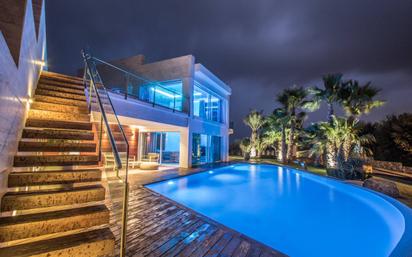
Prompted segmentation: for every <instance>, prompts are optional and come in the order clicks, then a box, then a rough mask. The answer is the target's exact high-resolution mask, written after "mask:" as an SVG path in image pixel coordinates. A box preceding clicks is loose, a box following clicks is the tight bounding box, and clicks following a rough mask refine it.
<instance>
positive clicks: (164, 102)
mask: <svg viewBox="0 0 412 257" xmlns="http://www.w3.org/2000/svg"><path fill="white" fill-rule="evenodd" d="M139 99H140V100H142V101H146V102H150V103H154V104H156V105H160V106H164V107H167V108H170V109H173V110H177V111H182V108H183V86H182V81H181V80H176V81H166V82H161V83H160V82H159V83H151V84H145V85H141V86H140V88H139Z"/></svg>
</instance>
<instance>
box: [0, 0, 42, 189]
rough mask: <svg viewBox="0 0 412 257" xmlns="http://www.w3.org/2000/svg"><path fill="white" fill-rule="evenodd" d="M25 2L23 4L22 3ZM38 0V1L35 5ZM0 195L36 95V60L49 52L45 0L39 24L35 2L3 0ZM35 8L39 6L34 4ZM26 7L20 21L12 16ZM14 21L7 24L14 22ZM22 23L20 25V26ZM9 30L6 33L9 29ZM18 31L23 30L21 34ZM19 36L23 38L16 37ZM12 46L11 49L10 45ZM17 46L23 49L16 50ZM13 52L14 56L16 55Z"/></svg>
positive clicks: (0, 94)
mask: <svg viewBox="0 0 412 257" xmlns="http://www.w3.org/2000/svg"><path fill="white" fill-rule="evenodd" d="M23 2H24V3H25V5H22V6H17V5H20V4H21V3H23ZM38 2H39V1H36V5H37V4H38ZM0 6H1V8H0V20H2V21H5V22H3V23H1V26H0V28H1V31H2V33H1V34H0V196H1V193H3V192H4V190H5V188H6V186H7V176H8V173H9V171H10V170H11V167H12V164H13V156H14V154H15V153H16V151H17V143H18V140H19V138H20V136H21V131H22V128H23V125H24V121H25V118H26V114H27V110H28V108H29V99H30V97H31V96H33V94H34V90H35V87H36V85H37V80H38V78H39V74H40V71H41V66H40V65H39V64H38V63H37V64H36V62H35V61H40V60H42V57H44V56H45V54H46V26H45V12H44V10H45V8H44V1H43V5H42V7H41V12H37V14H36V15H39V14H40V17H39V18H37V19H38V21H39V23H38V25H39V27H38V35H36V25H35V24H36V23H35V17H34V14H33V13H34V12H33V6H32V1H31V0H27V1H15V0H13V1H3V0H2V1H1V2H0ZM35 7H36V6H35ZM20 8H24V10H25V11H24V15H23V16H22V19H21V22H19V19H10V17H8V15H11V16H13V13H14V12H17V13H18V12H20V11H21V9H20ZM13 20H14V21H15V23H8V22H13ZM19 26H21V27H20V28H19ZM6 31H7V32H6ZM16 33H17V34H18V33H21V35H20V37H19V36H18V35H16ZM18 38H20V40H17V41H16V39H18ZM11 45H13V46H12V47H11V48H10V46H11ZM16 46H18V47H19V48H20V49H19V50H18V51H16ZM13 55H14V57H15V58H13Z"/></svg>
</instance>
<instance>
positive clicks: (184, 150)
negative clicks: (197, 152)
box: [179, 128, 192, 168]
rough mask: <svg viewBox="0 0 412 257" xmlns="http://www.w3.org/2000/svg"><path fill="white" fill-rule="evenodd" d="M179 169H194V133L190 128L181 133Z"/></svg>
mask: <svg viewBox="0 0 412 257" xmlns="http://www.w3.org/2000/svg"><path fill="white" fill-rule="evenodd" d="M179 167H181V168H190V167H192V133H190V129H189V128H184V129H182V130H181V131H180V155H179Z"/></svg>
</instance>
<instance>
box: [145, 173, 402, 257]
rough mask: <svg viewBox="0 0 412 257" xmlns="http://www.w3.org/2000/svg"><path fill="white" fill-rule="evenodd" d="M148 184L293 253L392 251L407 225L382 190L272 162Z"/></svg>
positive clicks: (372, 253)
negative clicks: (377, 192) (376, 191)
mask: <svg viewBox="0 0 412 257" xmlns="http://www.w3.org/2000/svg"><path fill="white" fill-rule="evenodd" d="M148 187H149V188H151V189H153V190H154V191H156V192H158V193H160V194H163V195H165V196H167V197H169V198H171V199H173V200H175V201H177V202H179V203H181V204H184V205H186V206H188V207H190V208H192V209H194V210H196V211H198V212H200V213H202V214H204V215H206V216H208V217H210V218H212V219H215V220H217V221H218V222H220V223H222V224H224V225H226V226H228V227H231V228H233V229H235V230H237V231H239V232H241V233H244V234H245V235H248V236H250V237H252V238H254V239H256V240H258V241H261V242H262V243H265V244H267V245H269V246H272V247H273V248H275V249H279V250H280V251H282V252H284V253H286V254H288V255H290V256H302V257H308V256H309V257H312V256H316V257H326V256H328V257H329V256H335V257H343V256H345V257H346V256H373V257H379V256H389V255H390V252H391V251H392V249H393V247H394V246H395V245H396V244H397V242H398V241H399V239H400V237H401V236H402V231H403V230H404V227H405V226H404V224H403V223H401V222H400V221H402V220H403V217H402V214H400V213H399V211H398V209H396V208H395V207H394V206H393V205H392V204H390V203H389V202H387V201H386V200H383V199H382V198H380V197H379V196H378V195H376V194H373V193H370V192H369V191H365V190H362V189H360V188H356V187H353V186H349V185H346V184H343V183H340V182H338V181H335V180H330V179H326V178H321V177H319V176H316V175H313V174H309V173H304V172H301V171H297V170H293V169H287V168H284V167H278V166H274V165H236V166H234V167H225V168H219V169H214V170H213V171H212V172H203V173H198V174H194V175H191V176H187V177H182V178H179V179H174V180H171V181H167V182H160V183H156V184H151V185H149V186H148ZM354 235H355V236H354ZM360 238H361V240H359V239H360ZM320 239H321V240H320ZM297 242H298V243H297ZM342 242H344V243H342ZM297 245H298V247H297ZM368 245H373V247H365V246H368Z"/></svg>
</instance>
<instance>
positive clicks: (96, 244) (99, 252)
mask: <svg viewBox="0 0 412 257" xmlns="http://www.w3.org/2000/svg"><path fill="white" fill-rule="evenodd" d="M114 247H115V238H114V235H113V233H112V232H111V230H110V229H109V228H103V229H98V230H92V231H87V232H83V233H79V234H73V235H68V236H64V237H57V238H53V239H48V240H42V241H37V242H33V243H28V244H21V245H16V246H10V247H5V248H0V256H5V257H6V256H14V257H27V256H37V257H40V256H42V257H46V256H47V257H65V256H67V257H68V256H76V257H90V256H94V257H108V256H114Z"/></svg>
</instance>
